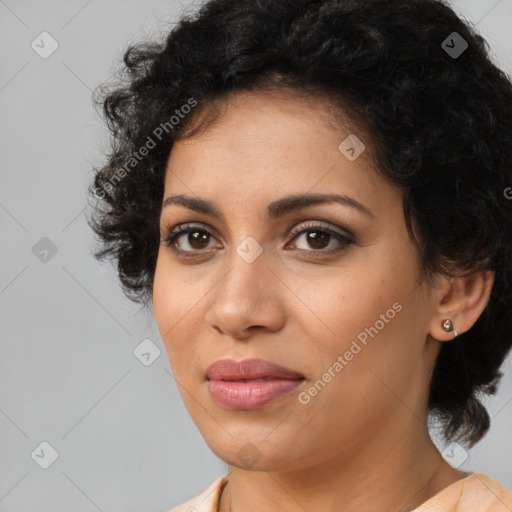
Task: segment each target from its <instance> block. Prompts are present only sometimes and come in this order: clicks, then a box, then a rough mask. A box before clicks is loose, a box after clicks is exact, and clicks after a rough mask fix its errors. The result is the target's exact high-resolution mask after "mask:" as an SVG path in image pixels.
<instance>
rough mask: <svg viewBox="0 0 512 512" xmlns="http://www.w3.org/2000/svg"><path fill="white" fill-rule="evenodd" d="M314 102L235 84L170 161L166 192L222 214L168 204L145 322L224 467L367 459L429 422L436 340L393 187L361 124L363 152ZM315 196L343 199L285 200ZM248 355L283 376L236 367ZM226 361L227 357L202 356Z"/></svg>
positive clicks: (263, 467)
mask: <svg viewBox="0 0 512 512" xmlns="http://www.w3.org/2000/svg"><path fill="white" fill-rule="evenodd" d="M320 108H321V105H320V104H313V103H312V102H306V101H305V100H304V99H299V98H296V97H292V96H277V95H273V96H271V95H263V94H259V95H257V94H254V93H244V94H238V95H237V96H235V97H232V98H231V99H230V100H229V101H228V103H227V104H226V110H225V113H224V115H223V116H221V117H220V118H219V119H218V120H217V122H216V123H214V124H213V125H212V127H211V128H210V129H209V130H208V131H206V132H205V133H203V134H201V135H199V136H197V137H195V138H193V139H189V140H185V141H180V142H178V143H176V144H175V146H174V148H173V150H172V152H171V155H170V158H169V161H168V168H167V174H166V178H165V194H164V199H168V198H171V197H173V196H185V197H186V198H193V199H194V200H196V201H197V200H200V201H201V202H207V203H208V204H209V205H211V206H212V207H213V208H214V210H215V211H216V212H217V213H218V214H219V216H215V215H213V214H212V213H208V212H207V210H206V209H204V208H203V209H202V210H201V209H200V208H198V209H195V208H192V207H190V208H189V207H186V206H184V205H183V204H177V203H176V202H174V203H173V202H172V201H168V204H167V205H166V206H165V207H163V209H162V214H161V219H160V228H161V237H162V240H163V239H165V238H167V237H168V236H169V232H170V231H173V230H174V231H175V229H174V228H175V227H176V226H177V225H178V224H179V225H182V226H181V227H182V229H190V231H183V232H182V233H178V234H177V235H176V237H175V238H174V241H173V243H172V244H171V245H168V244H166V242H164V241H162V243H161V245H160V249H159V254H158V260H157V266H156V274H155V280H154V295H153V307H154V313H155V318H156V322H157V324H158V328H159V331H160V334H161V336H162V340H163V342H164V344H165V347H166V350H167V353H168V357H169V361H170V364H171V367H172V369H173V372H174V376H175V378H176V381H177V383H178V385H179V390H180V393H181V396H182V398H183V401H184V403H185V405H186V407H187V409H188V411H189V413H190V415H191V416H192V418H193V420H194V422H195V423H196V425H197V427H198V428H199V430H200V431H201V433H202V435H203V436H204V438H205V440H206V442H207V443H208V445H209V446H210V448H211V449H212V450H213V451H214V452H215V453H216V454H217V455H218V456H219V457H221V458H222V459H223V460H224V461H226V462H227V463H228V464H231V465H234V466H239V467H247V468H252V469H258V470H265V471H279V470H284V469H287V470H290V469H294V468H295V469H301V468H306V467H310V466H312V465H314V464H319V463H321V462H322V461H326V460H328V459H332V458H334V457H336V456H339V457H343V456H347V455H348V454H350V453H351V452H352V451H353V453H356V452H358V453H361V451H360V449H361V447H362V446H364V447H365V449H366V451H367V452H368V454H369V456H370V455H371V450H377V451H378V450H379V449H387V450H392V448H393V445H392V441H393V439H403V437H404V436H408V435H414V432H415V431H417V430H419V429H421V428H422V427H423V425H422V422H421V421H418V418H423V417H424V416H423V415H424V412H425V404H426V396H427V395H426V393H427V388H428V382H429V377H430V372H431V370H432V366H433V364H434V361H435V357H436V355H437V353H438V350H439V344H438V343H435V342H433V340H432V338H431V337H430V336H429V335H428V333H429V325H430V322H431V317H432V315H433V310H434V309H433V308H434V301H433V298H432V297H433V295H432V294H431V293H430V290H429V289H428V288H427V284H426V281H425V280H424V279H423V278H422V274H421V273H420V268H419V263H418V257H417V252H416V250H415V248H414V246H413V243H412V241H411V239H410V238H409V235H408V232H407V228H406V225H405V220H404V216H403V210H402V192H401V191H400V190H399V189H398V188H397V187H396V186H393V185H391V184H389V183H388V182H387V181H385V179H384V178H382V177H381V176H380V175H379V174H378V173H377V172H375V170H374V169H373V168H372V166H371V163H370V159H369V149H370V141H369V140H366V138H365V135H364V134H362V133H359V132H358V133H356V136H357V137H358V138H359V139H360V140H362V142H363V143H364V144H366V149H365V150H364V151H363V152H362V153H361V154H360V156H359V157H357V154H358V151H360V149H361V146H354V143H353V139H348V140H347V141H346V142H344V143H343V141H344V140H345V139H346V138H347V137H348V136H349V135H350V133H351V132H350V131H349V130H346V131H345V132H340V130H335V129H334V127H332V126H329V125H327V124H323V123H322V121H321V119H323V118H321V116H319V112H320V110H319V109H320ZM341 143H343V144H342V146H341V149H340V148H339V146H340V144H341ZM351 147H353V148H354V151H351V150H350V148H351ZM355 157H357V158H355ZM310 195H315V196H317V197H320V196H324V195H326V196H330V195H336V196H340V197H341V198H342V199H340V201H339V202H338V201H309V200H306V201H303V204H302V205H301V202H296V201H295V200H294V199H288V200H286V198H292V197H296V196H304V197H309V196H310ZM276 202H277V203H276ZM308 203H309V205H308ZM201 204H202V205H203V206H204V203H201ZM276 204H277V205H278V206H276ZM200 210H201V211H200ZM254 359H259V360H263V361H267V362H269V363H273V364H275V365H279V366H281V367H284V368H286V369H288V370H289V373H286V372H285V373H280V372H279V371H277V370H276V369H275V368H273V367H272V366H269V365H268V364H265V363H263V364H262V365H257V364H256V365H254V366H248V367H245V366H243V365H242V366H240V365H239V366H237V363H238V362H240V361H247V360H254ZM221 360H222V361H225V360H232V361H231V362H232V365H231V366H230V365H222V364H221V365H218V366H217V368H216V369H217V370H218V371H217V372H215V371H214V370H215V367H213V369H212V368H209V367H210V365H212V363H215V362H218V361H221ZM208 370H210V371H209V372H208V373H207V371H208ZM244 377H245V379H244ZM375 453H377V452H375Z"/></svg>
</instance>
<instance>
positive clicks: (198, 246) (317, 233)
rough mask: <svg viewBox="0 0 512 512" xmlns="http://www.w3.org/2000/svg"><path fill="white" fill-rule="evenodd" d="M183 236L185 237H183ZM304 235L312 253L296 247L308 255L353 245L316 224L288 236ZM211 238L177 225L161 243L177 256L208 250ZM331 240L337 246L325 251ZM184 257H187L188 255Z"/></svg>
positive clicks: (196, 229)
mask: <svg viewBox="0 0 512 512" xmlns="http://www.w3.org/2000/svg"><path fill="white" fill-rule="evenodd" d="M185 235H187V236H186V237H185ZM304 235H306V236H305V237H304V238H303V240H304V242H305V243H306V244H308V245H309V247H310V248H312V249H314V250H313V251H312V250H309V249H307V248H304V247H298V249H299V250H300V251H307V252H310V253H320V255H325V254H332V253H336V252H339V251H341V250H343V249H345V248H347V247H348V246H349V245H351V244H353V243H354V240H353V237H352V236H351V235H349V234H348V233H346V234H345V233H340V232H338V231H335V230H333V229H331V228H329V227H326V226H323V225H318V224H310V225H307V226H304V225H302V226H300V227H299V228H296V229H295V230H294V231H293V232H292V233H291V234H290V236H292V240H294V239H296V238H297V239H300V237H302V236H304ZM211 237H213V235H212V233H210V232H209V231H208V230H207V229H205V228H204V227H201V226H191V225H186V224H185V225H178V226H177V227H176V228H174V229H172V230H171V231H170V232H169V234H168V236H167V237H166V238H164V240H163V241H164V243H165V244H166V245H167V246H168V247H170V248H171V250H173V251H174V252H175V253H177V254H182V253H197V252H199V251H200V250H204V249H208V248H209V247H208V244H209V242H210V241H211ZM181 238H184V240H185V242H186V244H188V248H182V247H180V245H181V244H180V243H179V240H180V239H181ZM333 239H334V241H337V242H338V244H335V245H334V247H332V246H331V248H327V249H326V247H327V246H328V245H329V242H330V241H332V240H333ZM186 256H187V257H189V255H186Z"/></svg>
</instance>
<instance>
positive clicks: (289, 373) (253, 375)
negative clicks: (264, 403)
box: [206, 359, 304, 380]
mask: <svg viewBox="0 0 512 512" xmlns="http://www.w3.org/2000/svg"><path fill="white" fill-rule="evenodd" d="M206 377H207V379H208V380H254V379H303V378H304V376H303V375H301V374H300V373H297V372H295V371H293V370H290V369H289V368H285V367H284V366H280V365H278V364H275V363H272V362H270V361H265V360H264V359H242V360H241V361H235V360H234V359H221V360H219V361H216V362H214V363H212V364H211V365H210V366H208V368H207V370H206Z"/></svg>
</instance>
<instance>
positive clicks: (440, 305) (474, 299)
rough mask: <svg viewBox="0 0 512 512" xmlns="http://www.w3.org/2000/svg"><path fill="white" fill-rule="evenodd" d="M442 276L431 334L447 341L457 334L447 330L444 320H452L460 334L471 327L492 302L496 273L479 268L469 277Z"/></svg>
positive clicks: (431, 323) (431, 324)
mask: <svg viewBox="0 0 512 512" xmlns="http://www.w3.org/2000/svg"><path fill="white" fill-rule="evenodd" d="M441 279H442V281H443V282H442V285H441V286H440V287H439V289H438V290H437V292H438V293H437V294H436V301H437V302H436V303H435V304H434V308H435V309H434V314H433V316H432V320H431V322H430V330H429V334H430V335H431V336H432V337H433V338H435V339H437V340H439V341H448V340H451V339H453V338H454V333H453V331H452V332H446V331H445V330H444V329H443V325H442V324H443V322H444V321H445V320H447V319H449V320H452V321H453V326H454V329H455V330H456V331H457V334H462V333H464V332H466V331H468V330H469V329H471V327H472V326H473V325H474V324H475V322H476V321H477V320H478V318H479V317H480V315H481V314H482V312H483V311H484V309H485V307H486V306H487V303H488V302H489V297H490V296H491V290H492V286H493V284H494V272H492V271H490V270H479V271H476V272H473V273H471V274H468V275H466V276H461V277H452V278H446V277H444V276H443V277H442V278H441Z"/></svg>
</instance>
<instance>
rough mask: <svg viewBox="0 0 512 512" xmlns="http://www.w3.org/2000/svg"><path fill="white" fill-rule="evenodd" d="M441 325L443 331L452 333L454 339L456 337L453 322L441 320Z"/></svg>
mask: <svg viewBox="0 0 512 512" xmlns="http://www.w3.org/2000/svg"><path fill="white" fill-rule="evenodd" d="M441 325H442V326H443V329H444V330H445V331H446V332H453V337H454V338H456V337H457V331H456V330H455V326H454V324H453V320H451V319H446V320H443V322H442V324H441Z"/></svg>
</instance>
